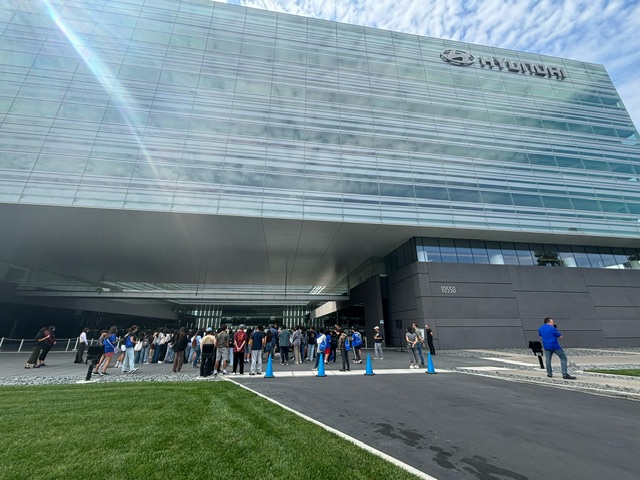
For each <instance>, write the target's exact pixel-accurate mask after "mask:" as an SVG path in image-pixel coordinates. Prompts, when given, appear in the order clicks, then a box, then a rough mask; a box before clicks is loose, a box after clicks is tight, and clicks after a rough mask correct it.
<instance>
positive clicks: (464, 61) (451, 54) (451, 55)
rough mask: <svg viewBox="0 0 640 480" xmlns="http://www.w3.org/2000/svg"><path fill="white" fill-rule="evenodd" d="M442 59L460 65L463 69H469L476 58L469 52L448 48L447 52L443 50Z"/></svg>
mask: <svg viewBox="0 0 640 480" xmlns="http://www.w3.org/2000/svg"><path fill="white" fill-rule="evenodd" d="M440 58H441V59H442V60H444V61H445V62H449V63H452V64H454V65H460V66H461V67H467V66H469V65H471V64H472V63H473V61H474V60H475V57H474V56H473V55H471V54H470V53H469V52H465V51H464V50H457V49H455V48H447V49H446V50H443V51H442V53H441V54H440Z"/></svg>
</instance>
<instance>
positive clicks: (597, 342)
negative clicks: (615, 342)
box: [560, 331, 607, 348]
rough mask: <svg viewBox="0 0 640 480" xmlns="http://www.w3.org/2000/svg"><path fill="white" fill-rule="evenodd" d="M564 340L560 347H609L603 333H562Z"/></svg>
mask: <svg viewBox="0 0 640 480" xmlns="http://www.w3.org/2000/svg"><path fill="white" fill-rule="evenodd" d="M562 333H563V334H564V338H563V339H562V340H560V345H562V346H563V347H564V348H584V347H605V346H606V345H607V342H606V339H605V336H604V334H603V332H602V331H600V332H596V331H573V332H562Z"/></svg>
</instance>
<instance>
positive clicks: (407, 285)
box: [389, 277, 419, 312]
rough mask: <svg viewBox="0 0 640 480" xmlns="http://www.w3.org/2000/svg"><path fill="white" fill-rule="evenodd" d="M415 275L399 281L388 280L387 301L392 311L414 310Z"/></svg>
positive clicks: (415, 306)
mask: <svg viewBox="0 0 640 480" xmlns="http://www.w3.org/2000/svg"><path fill="white" fill-rule="evenodd" d="M416 285H419V284H418V283H417V279H416V277H407V278H405V279H403V280H401V281H400V282H394V283H392V282H389V302H390V304H392V305H393V311H394V312H403V311H408V310H415V309H416V308H417V305H416Z"/></svg>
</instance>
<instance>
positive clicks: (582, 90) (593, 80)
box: [0, 0, 640, 239]
mask: <svg viewBox="0 0 640 480" xmlns="http://www.w3.org/2000/svg"><path fill="white" fill-rule="evenodd" d="M470 62H471V63H470ZM639 178H640V150H639V147H638V134H637V132H636V130H635V128H634V126H633V124H632V122H631V120H630V117H629V115H628V113H627V112H626V110H625V108H624V106H623V105H622V102H621V100H620V98H619V96H618V94H617V92H616V90H615V88H614V86H613V84H612V82H611V80H610V78H609V76H608V74H607V72H606V70H605V68H604V67H603V66H601V65H594V64H588V63H584V62H578V61H572V60H566V59H559V58H551V57H543V56H539V55H532V54H528V53H523V52H517V51H511V50H503V49H496V48H491V47H487V46H478V45H469V44H463V43H459V42H454V41H450V40H440V39H435V38H428V37H420V36H417V35H410V34H403V33H395V32H390V31H384V30H377V29H373V28H366V27H359V26H353V25H346V24H339V23H334V22H329V21H323V20H316V19H310V18H302V17H296V16H291V15H286V14H280V13H274V12H267V11H262V10H253V9H247V8H244V7H240V6H234V5H226V4H220V3H214V2H210V1H206V0H200V1H198V0H194V1H178V0H153V1H145V0H118V1H115V0H113V1H112V0H40V1H20V0H14V1H11V0H9V1H7V0H5V1H3V2H2V4H1V10H0V202H4V203H19V204H39V205H40V204H41V205H56V206H69V207H74V206H78V207H92V208H108V209H124V210H127V209H130V210H152V211H160V212H191V213H202V214H217V215H240V216H258V217H275V218H295V219H305V220H320V221H322V220H331V221H342V222H365V223H374V224H394V225H395V224H401V225H415V226H433V227H447V228H464V229H483V230H487V229H489V230H495V231H496V232H500V231H517V232H536V233H540V232H542V233H551V234H553V233H558V234H565V233H567V232H570V233H572V234H573V235H583V236H598V237H617V238H628V239H635V238H638V235H639V234H640V223H639V220H640V189H639V188H638V185H639V183H638V180H639Z"/></svg>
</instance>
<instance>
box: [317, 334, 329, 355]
mask: <svg viewBox="0 0 640 480" xmlns="http://www.w3.org/2000/svg"><path fill="white" fill-rule="evenodd" d="M327 336H328V335H324V336H323V338H322V341H321V342H320V345H318V351H319V352H320V353H324V352H325V350H326V349H327V347H328V346H329V342H330V340H328V339H327Z"/></svg>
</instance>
